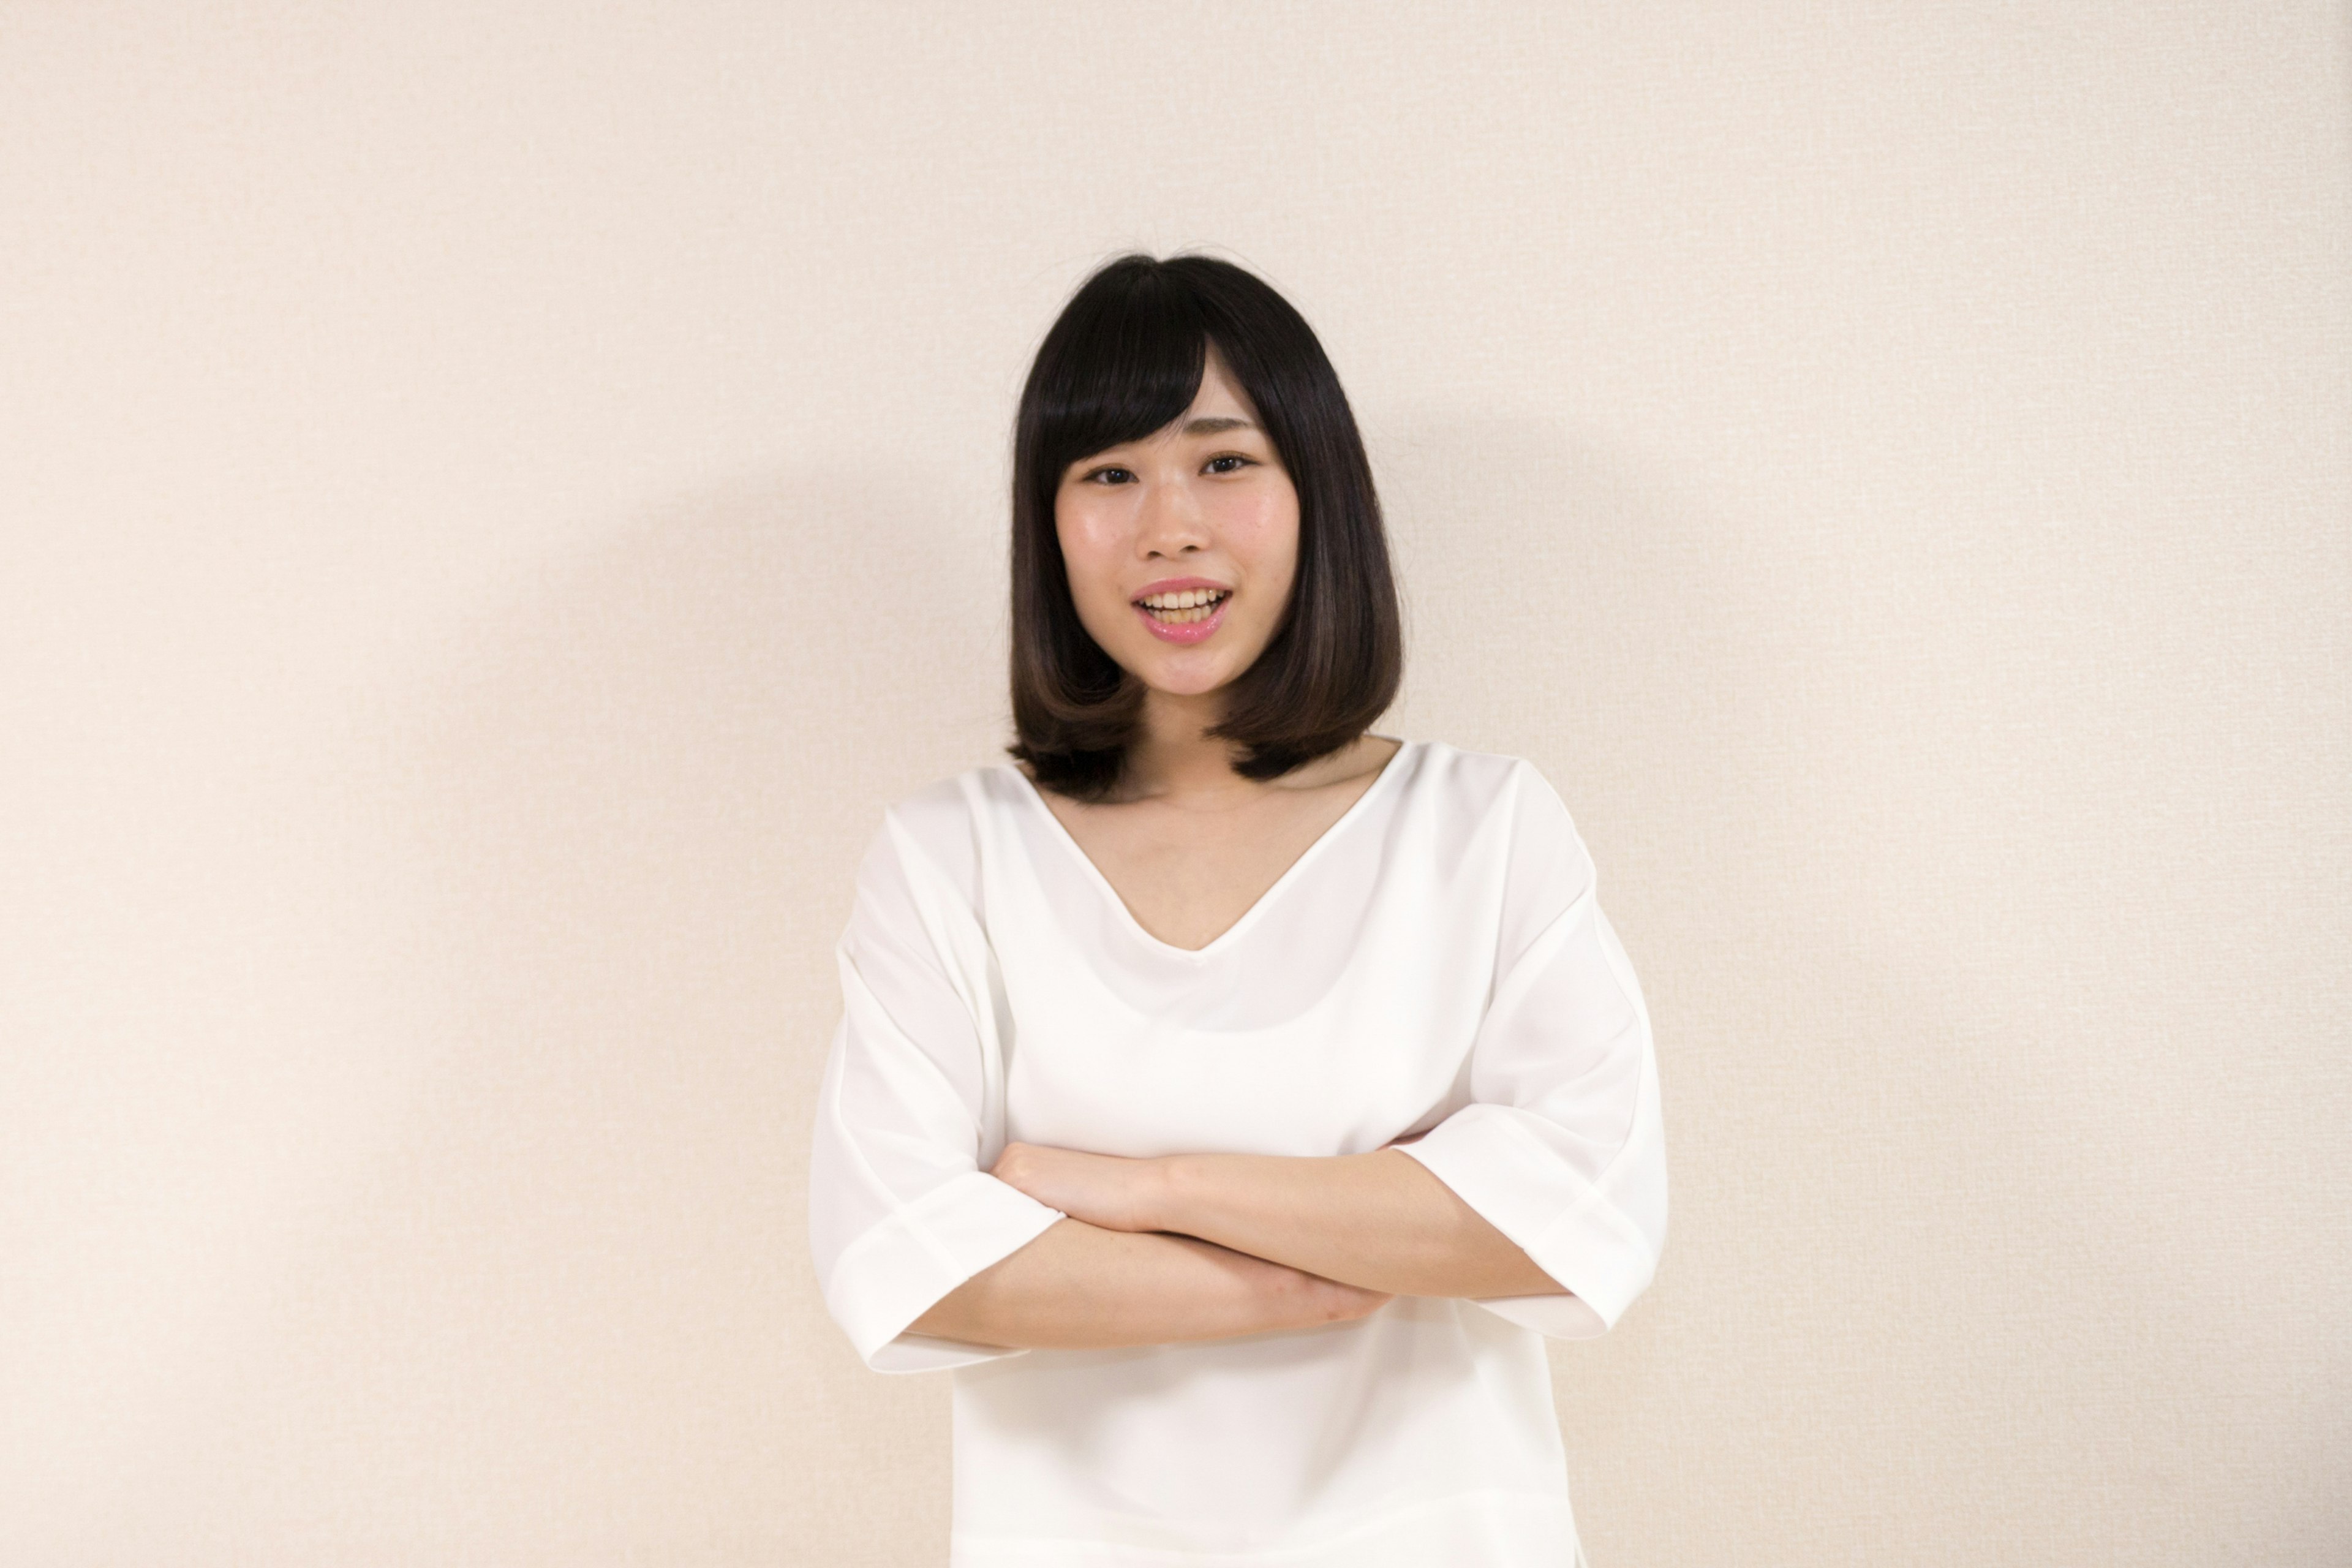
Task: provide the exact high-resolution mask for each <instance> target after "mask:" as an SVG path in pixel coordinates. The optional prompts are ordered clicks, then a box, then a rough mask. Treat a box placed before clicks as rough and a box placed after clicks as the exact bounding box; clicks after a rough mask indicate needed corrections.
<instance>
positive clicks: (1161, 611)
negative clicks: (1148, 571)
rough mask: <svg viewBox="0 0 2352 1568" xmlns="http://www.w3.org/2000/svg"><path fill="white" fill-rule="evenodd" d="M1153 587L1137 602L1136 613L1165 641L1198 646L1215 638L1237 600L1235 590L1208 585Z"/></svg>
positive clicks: (1153, 633) (1153, 632) (1154, 634)
mask: <svg viewBox="0 0 2352 1568" xmlns="http://www.w3.org/2000/svg"><path fill="white" fill-rule="evenodd" d="M1196 581H1197V580H1196ZM1154 588H1155V590H1157V591H1155V592H1151V593H1147V594H1144V595H1141V596H1140V597H1139V598H1138V599H1137V600H1136V601H1135V613H1136V614H1137V615H1139V616H1142V617H1143V624H1144V625H1145V626H1148V627H1150V630H1151V635H1152V636H1153V637H1158V638H1159V639H1160V641H1162V642H1172V643H1196V642H1199V641H1201V640H1202V639H1203V638H1205V637H1210V636H1212V635H1213V633H1214V632H1215V631H1216V629H1217V627H1218V626H1220V625H1222V624H1223V621H1224V618H1225V606H1226V605H1229V604H1231V603H1232V602H1233V597H1234V594H1233V590H1232V589H1230V588H1223V587H1219V586H1217V585H1215V584H1209V583H1199V584H1198V585H1193V584H1186V585H1183V586H1177V585H1174V584H1170V585H1168V586H1167V587H1165V588H1161V587H1160V585H1159V584H1154Z"/></svg>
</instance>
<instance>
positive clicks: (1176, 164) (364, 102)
mask: <svg viewBox="0 0 2352 1568" xmlns="http://www.w3.org/2000/svg"><path fill="white" fill-rule="evenodd" d="M2348 50H2352V29H2348V28H2347V17H2346V13H2345V11H2344V9H2343V8H2342V7H2340V6H2334V5H2327V6H2323V5H2214V4H2206V5H2140V6H2116V5H2089V4H2075V5H2045V6H2040V7H2014V6H2009V5H1992V4H1968V5H1941V6H1932V7H1930V6H1880V7H1854V6H1844V5H1689V6H1675V7H1633V6H1625V5H1589V6H1576V5H1444V6H1439V5H1416V6H1400V5H1252V6H1243V5H1176V6H1170V5H1037V4H1025V3H1005V4H991V5H921V6H917V5H904V6H901V5H878V6H853V7H843V6H819V5H781V6H754V5H696V4H685V5H678V4H672V5H593V6H588V7H557V6H525V5H510V6H504V7H493V8H489V9H488V10H487V11H486V10H485V9H483V8H480V7H473V6H457V5H439V4H431V5H416V4H410V5H400V6H392V5H377V6H362V5H344V6H333V7H317V6H298V5H234V6H229V5H213V6H205V5H197V6H166V5H121V6H115V5H32V4H17V5H10V6H8V7H6V9H5V25H0V211H5V214H6V215H7V216H6V220H5V223H0V277H5V279H6V286H5V290H0V293H5V303H0V366H5V372H0V732H5V737H6V748H5V765H0V812H5V823H6V827H7V830H6V832H5V835H0V1560H5V1561H7V1562H9V1563H24V1564H27V1565H31V1564H40V1565H43V1568H97V1565H100V1564H130V1563H172V1564H174V1565H184V1568H215V1565H218V1568H226V1565H229V1564H237V1565H241V1568H242V1565H256V1564H259V1565H272V1568H274V1565H278V1564H286V1565H303V1568H308V1565H310V1564H319V1563H336V1564H346V1565H352V1568H369V1565H374V1564H383V1565H394V1564H400V1565H407V1564H415V1563H498V1564H550V1565H554V1564H562V1565H565V1568H596V1565H601V1564H616V1565H617V1564H628V1565H638V1564H651V1563H660V1564H665V1565H667V1564H714V1565H717V1564H724V1565H730V1568H732V1565H737V1564H745V1565H748V1564H780V1563H781V1564H802V1563H807V1564H824V1565H827V1568H832V1565H858V1564H877V1565H879V1564H893V1565H895V1564H920V1563H939V1562H941V1561H943V1553H944V1546H945V1532H946V1513H947V1481H948V1474H947V1428H946V1415H947V1407H946V1388H945V1385H944V1384H943V1382H941V1381H940V1379H938V1378H936V1377H931V1378H925V1377H899V1378H889V1377H882V1376H878V1375H877V1374H873V1373H867V1372H866V1371H865V1370H864V1369H863V1368H862V1367H860V1366H859V1365H858V1363H856V1359H855V1358H854V1357H853V1356H852V1354H851V1353H850V1351H849V1349H848V1347H847V1344H846V1342H845V1341H844V1340H843V1339H842V1337H841V1335H840V1334H839V1332H838V1331H836V1330H835V1328H834V1327H833V1325H832V1323H831V1322H830V1321H829V1320H828V1319H827V1318H826V1317H825V1315H824V1310H823V1307H822V1305H821V1303H820V1302H819V1300H818V1298H817V1296H816V1292H815V1289H814V1282H813V1279H811V1275H810V1269H809V1264H808V1259H807V1253H806V1247H805V1241H804V1236H803V1203H804V1192H803V1180H804V1168H805V1161H806V1131H807V1121H808V1118H809V1114H810V1110H811V1106H812V1103H813V1096H814V1088H815V1083H816V1077H817V1073H818V1070H819V1068H820V1066H821V1064H822V1060H823V1057H824V1049H825V1046H826V1044H827V1039H828V1036H829V1034H830V1030H831V1027H832V1025H833V1021H834V1017H835V1013H836V1011H837V1008H838V1006H839V993H838V991H837V988H836V981H835V971H834V961H833V952H832V944H833V942H834V940H835V937H836V936H837V935H838V934H839V931H840V929H841V925H842V922H843V921H844V920H845V916H846V914H847V910H848V896H849V889H850V873H851V870H852V868H853V866H854V864H855V859H856V854H857V852H858V849H859V847H860V846H861V845H862V844H863V842H864V840H865V838H866V835H867V834H868V833H869V832H870V831H871V829H872V827H873V826H874V825H875V824H876V822H877V820H878V814H879V812H880V809H881V807H882V806H883V805H885V804H887V803H888V802H890V801H893V800H896V799H898V798H899V797H900V796H901V795H906V794H908V793H911V792H912V791H914V790H916V789H918V788H919V787H921V786H922V785H924V784H928V783H929V782H931V781H933V780H935V779H939V778H941V777H943V776H945V775H947V774H949V773H955V772H959V771H961V770H962V769H964V768H967V767H971V766H973V765H975V764H977V763H984V762H990V761H994V760H997V758H998V757H999V756H1000V755H1001V753H1000V752H999V748H1000V747H1001V746H1002V745H1003V742H1004V741H1005V740H1006V739H1008V738H1009V730H1008V721H1007V719H1006V714H1005V694H1004V690H1003V662H1004V648H1005V636H1006V625H1007V618H1008V617H1007V612H1006V610H1005V608H1004V595H1005V567H1004V554H1005V529H1006V508H1005V501H1004V495H1003V492H1004V489H1005V485H1006V479H1007V471H1006V470H1007V462H1008V458H1007V454H1008V448H1009V434H1010V419H1011V415H1012V409H1013V400H1014V397H1015V395H1016V394H1017V392H1018V388H1019V384H1020V380H1021V377H1022V375H1023V374H1024V372H1025V370H1026V366H1027V362H1028V356H1029V353H1031V351H1032V350H1033V348H1034V345H1035V342H1036V341H1037V338H1038V337H1039V335H1040V334H1042V332H1043V331H1044V330H1045V326H1046V325H1047V323H1048V322H1049V321H1051V320H1052V318H1053V315H1054V313H1055V310H1057V309H1058V308H1059V306H1060V303H1061V301H1062V300H1063V299H1064V298H1065V297H1066V294H1067V292H1068V291H1069V290H1070V289H1072V288H1074V287H1075V286H1076V283H1077V282H1078V281H1079V279H1081V278H1083V277H1084V276H1085V275H1086V273H1087V271H1088V270H1090V269H1091V268H1093V267H1094V266H1095V265H1096V264H1097V263H1098V262H1099V261H1101V260H1103V259H1105V258H1108V257H1109V256H1110V255H1112V254H1115V253H1116V252H1118V251H1119V250H1122V249H1126V248H1129V247H1141V248H1147V249H1151V250H1154V251H1156V252H1160V253H1166V252H1168V251H1171V250H1174V249H1178V248H1183V247H1206V248H1211V249H1213V250H1214V251H1215V252H1216V253H1217V254H1220V255H1223V256H1226V257H1228V258H1231V259H1234V260H1236V261H1239V262H1242V263H1243V264H1244V265H1246V266H1249V267H1251V268H1254V269H1255V270H1257V271H1259V272H1260V273H1261V274H1263V275H1264V276H1265V277H1266V278H1267V279H1269V280H1271V281H1272V282H1273V283H1275V285H1276V287H1277V288H1279V289H1283V290H1284V291H1285V292H1286V294H1287V295H1288V296H1289V297H1290V298H1291V299H1292V300H1294V302H1296V303H1297V305H1298V307H1299V308H1300V309H1301V310H1303V311H1304V312H1305V314H1306V315H1307V318H1308V320H1309V321H1311V322H1312V323H1313V324H1314V325H1315V327H1316V329H1317V331H1318V332H1319V333H1320V335H1321V336H1322V338H1323V341H1324V342H1325V344H1326V347H1327V348H1328V351H1329V353H1330V354H1331V356H1332V358H1333V360H1334V361H1335V362H1336V363H1337V364H1338V366H1339V372H1340V374H1341V376H1342V378H1343V380H1344V381H1345V383H1346V384H1347V386H1348V388H1349V395H1350V396H1351V398H1352V399H1353V401H1354V404H1355V406H1356V409H1357V412H1358V415H1359V416H1360V420H1361V422H1362V425H1363V426H1364V430H1365V433H1366V437H1367V440H1368V442H1369V444H1370V449H1371V452H1372V457H1373V461H1374V464H1375V468H1376V471H1377V474H1378V478H1379V480H1380V483H1381V493H1382V496H1383V499H1384V501H1385V503H1386V505H1387V508H1388V512H1389V521H1390V525H1391V531H1392V539H1393V542H1394V545H1395V549H1396V553H1397V558H1398V563H1399V569H1400V572H1401V574H1402V582H1403V586H1404V591H1405V595H1406V597H1407V602H1408V611H1409V626H1410V633H1411V644H1410V654H1409V665H1408V672H1407V679H1406V690H1405V695H1404V697H1403V699H1402V702H1401V703H1400V705H1399V707H1398V708H1397V709H1396V710H1393V711H1392V712H1391V715H1389V716H1388V717H1387V718H1386V719H1385V720H1384V721H1383V722H1382V725H1381V729H1382V730H1383V731H1384V732H1388V733H1393V734H1401V735H1408V736H1418V737H1426V738H1431V739H1439V740H1444V741H1449V742H1453V743H1454V744H1456V745H1460V746H1465V747H1471V748H1476V749H1481V750H1486V751H1495V752H1508V753H1512V754H1516V755H1520V756H1525V757H1527V758H1528V759H1529V760H1531V761H1532V762H1534V763H1536V764H1537V765H1538V766H1539V767H1540V768H1541V769H1542V771H1543V772H1544V773H1545V775H1546V776H1547V777H1548V778H1549V780H1550V781H1551V782H1552V783H1553V784H1555V785H1556V786H1557V787H1558V789H1559V792H1560V794H1561V796H1562V798H1563V799H1565V800H1566V801H1567V803H1568V805H1569V806H1570V810H1571V811H1572V813H1573V814H1574V816H1575V817H1576V820H1577V823H1578V826H1579V827H1580V830H1581V832H1582V833H1583V835H1584V837H1585V838H1586V840H1587V842H1588V844H1589V845H1590V847H1591V850H1592V853H1593V856H1594V858H1595V860H1596V862H1597V865H1598V868H1599V875H1600V893H1601V899H1602V900H1603V901H1604V903H1605V905H1606V907H1607V909H1608V910H1609V912H1610V916H1611V919H1612V921H1613V922H1614V924H1615V926H1616V928H1617V930H1618V931H1619V933H1620V934H1621V936H1622V940H1623V942H1624V943H1625V947H1626V950H1627V952H1629V954H1630V956H1631V958H1632V960H1633V964H1634V965H1635V967H1636V969H1637V970H1638V972H1639V973H1640V975H1641V978H1642V981H1643V987H1644V991H1645V994H1646V996H1647V999H1648V1002H1649V1005H1650V1008H1651V1011H1652V1014H1653V1016H1654V1026H1655V1029H1656V1037H1657V1047H1658V1052H1659V1060H1660V1066H1661V1074H1662V1079H1663V1085H1664V1103H1665V1122H1666V1134H1667V1142H1668V1149H1669V1152H1670V1160H1671V1163H1672V1179H1673V1184H1674V1188H1673V1190H1674V1200H1673V1201H1674V1208H1673V1215H1674V1217H1673V1235H1672V1238H1671V1240H1670V1241H1669V1243H1668V1246H1667V1249H1666V1253H1665V1257H1664V1263H1663V1266H1662V1268H1661V1271H1660V1274H1659V1276H1658V1279H1657V1282H1656V1283H1655V1285H1654V1287H1653V1289H1651V1291H1650V1293H1649V1294H1648V1295H1647V1296H1646V1297H1645V1298H1643V1300H1640V1301H1638V1302H1637V1303H1636V1304H1635V1305H1634V1307H1633V1310H1632V1311H1631V1312H1630V1313H1629V1314H1628V1315H1627V1317H1626V1319H1625V1321H1623V1322H1622V1324H1621V1325H1620V1326H1619V1327H1618V1328H1617V1329H1616V1330H1615V1331H1612V1333H1610V1334H1609V1335H1607V1336H1605V1337H1604V1338H1602V1339H1600V1340H1597V1341H1592V1342H1582V1343H1574V1344H1567V1343H1562V1344H1556V1345H1554V1346H1553V1347H1552V1350H1553V1357H1554V1366H1555V1370H1556V1375H1557V1379H1558V1387H1559V1402H1560V1410H1561V1420H1562V1426H1563V1432H1564V1436H1565V1438H1566V1442H1567V1447H1568V1453H1569V1456H1570V1468H1571V1481H1572V1486H1573V1489H1574V1495H1575V1499H1576V1506H1577V1510H1578V1515H1579V1519H1580V1522H1581V1524H1582V1527H1583V1531H1584V1534H1585V1538H1586V1542H1585V1543H1586V1549H1587V1551H1588V1552H1589V1554H1590V1556H1591V1561H1592V1562H1593V1563H1594V1564H1595V1565H1596V1568H1636V1565H1640V1568H1724V1565H1728V1564H1741V1565H1754V1568H1767V1565H1772V1568H1779V1565H1786V1568H1820V1565H1822V1564H1827V1563H1868V1564H1887V1563H1900V1564H1910V1563H1919V1564H1929V1563H1961V1562H1969V1563H1974V1562H1979V1561H1981V1562H1986V1563H2101V1564H2119V1565H2120V1564H2132V1565H2142V1564H2144V1565H2148V1568H2156V1565H2158V1564H2165V1565H2169V1564H2173V1563H2180V1562H2184V1561H2193V1562H2197V1563H2240V1564H2249V1565H2253V1564H2263V1565H2273V1564H2298V1565H2299V1564H2313V1565H2317V1564H2323V1563H2342V1562H2344V1561H2345V1560H2346V1556H2345V1553H2346V1551H2347V1548H2346V1545H2345V1543H2346V1542H2347V1541H2352V1503H2347V1479H2352V1415H2347V1412H2352V1352H2347V1349H2346V1345H2347V1335H2346V1332H2345V1323H2346V1311H2345V1307H2344V1301H2345V1300H2346V1296H2347V1291H2352V1237H2347V1222H2346V1220H2345V1217H2344V1214H2345V1204H2344V1195H2343V1194H2344V1193H2345V1191H2346V1189H2347V1182H2352V1152H2347V1151H2352V1141H2347V1136H2346V1132H2345V1128H2346V1125H2347V1118H2352V1062H2348V1061H2347V1055H2352V1053H2348V1052H2347V1047H2352V978H2347V952H2352V921H2347V895H2346V889H2347V885H2352V827H2347V823H2352V723H2347V719H2352V713H2347V707H2352V680H2348V679H2347V673H2352V647H2347V641H2348V640H2352V52H2347V51H2348Z"/></svg>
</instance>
